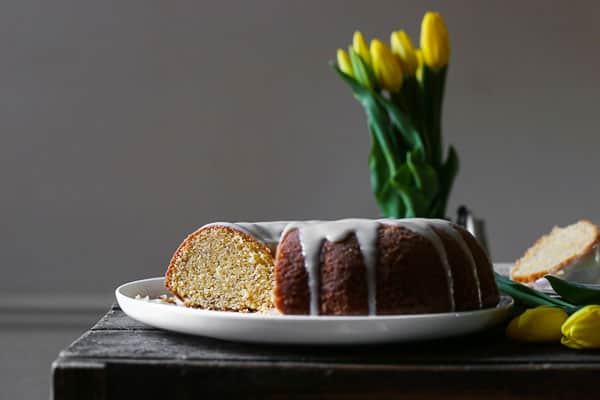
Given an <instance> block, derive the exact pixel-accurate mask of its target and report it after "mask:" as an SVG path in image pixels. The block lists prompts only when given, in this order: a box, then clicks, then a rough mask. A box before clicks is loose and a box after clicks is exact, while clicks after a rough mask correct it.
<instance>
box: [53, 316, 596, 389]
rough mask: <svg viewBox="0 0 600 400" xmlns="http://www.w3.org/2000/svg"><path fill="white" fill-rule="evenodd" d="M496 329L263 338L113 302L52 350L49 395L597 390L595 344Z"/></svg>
mask: <svg viewBox="0 0 600 400" xmlns="http://www.w3.org/2000/svg"><path fill="white" fill-rule="evenodd" d="M500 328H501V327H500ZM500 328H498V329H495V330H491V331H488V332H485V333H482V334H478V335H473V336H467V337H462V338H456V339H448V340H437V341H428V342H419V343H411V344H393V345H389V344H388V345H378V346H352V347H349V346H344V347H312V346H310V347H309V346H264V345H255V344H243V343H232V342H225V341H220V340H216V339H210V338H204V337H194V336H187V335H182V334H176V333H169V332H165V331H160V330H157V329H154V328H150V327H148V326H146V325H143V324H140V323H138V322H136V321H134V320H132V319H131V318H129V317H127V316H126V315H125V314H124V313H123V312H122V311H121V310H120V309H119V308H118V307H117V306H114V307H113V308H112V309H111V310H110V311H109V312H108V313H107V314H106V315H105V316H104V317H103V318H102V319H101V320H100V321H99V322H98V323H97V324H96V325H95V326H94V327H93V328H91V329H90V330H89V331H88V332H86V333H85V334H84V335H83V336H81V337H80V338H79V339H77V340H76V341H75V342H74V343H73V344H72V345H70V346H69V347H68V348H67V349H65V350H63V351H62V352H61V353H60V354H59V357H58V359H57V360H56V361H55V362H54V364H53V366H52V374H53V395H54V399H56V400H67V399H68V400H71V399H127V400H132V399H135V400H138V399H140V400H147V399H153V398H165V399H166V398H169V399H192V398H193V399H204V398H207V399H212V398H233V397H235V398H241V399H248V398H275V399H286V398H295V399H359V398H369V399H387V398H390V399H400V398H415V399H428V398H432V399H433V398H435V399H437V398H451V399H459V398H460V399H475V398H488V399H496V398H531V399H541V398H544V399H548V398H564V399H572V398H573V397H575V396H577V397H579V396H584V395H587V396H589V397H588V398H590V399H592V398H598V396H600V390H599V389H598V388H599V384H598V381H597V379H600V378H599V377H600V352H593V351H584V352H582V351H575V350H570V349H568V348H565V347H563V346H561V345H559V344H556V345H522V344H518V343H514V342H511V341H509V340H507V339H506V338H505V337H504V334H503V330H502V329H500ZM132 396H135V398H134V397H132Z"/></svg>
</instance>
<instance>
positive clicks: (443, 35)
mask: <svg viewBox="0 0 600 400" xmlns="http://www.w3.org/2000/svg"><path fill="white" fill-rule="evenodd" d="M421 48H422V49H423V59H424V61H425V64H426V65H427V66H428V67H430V68H432V69H440V68H442V67H444V66H446V65H448V59H449V58H450V42H449V40H448V30H447V29H446V24H445V23H444V20H443V19H442V16H441V15H440V14H439V13H436V12H431V11H430V12H428V13H426V14H425V16H424V17H423V22H422V23H421Z"/></svg>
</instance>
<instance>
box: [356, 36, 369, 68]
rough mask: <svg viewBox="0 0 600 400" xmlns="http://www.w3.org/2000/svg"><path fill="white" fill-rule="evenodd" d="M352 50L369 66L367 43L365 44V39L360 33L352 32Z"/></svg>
mask: <svg viewBox="0 0 600 400" xmlns="http://www.w3.org/2000/svg"><path fill="white" fill-rule="evenodd" d="M352 48H353V49H354V51H355V52H356V54H358V55H359V56H360V58H362V60H363V61H364V62H365V63H366V64H371V55H370V54H369V48H368V47H367V42H365V38H364V37H363V35H362V33H360V31H356V32H354V36H352Z"/></svg>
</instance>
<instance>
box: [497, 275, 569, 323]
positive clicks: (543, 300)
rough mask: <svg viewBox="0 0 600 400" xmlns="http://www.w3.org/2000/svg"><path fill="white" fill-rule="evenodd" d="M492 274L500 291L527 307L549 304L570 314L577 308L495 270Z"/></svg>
mask: <svg viewBox="0 0 600 400" xmlns="http://www.w3.org/2000/svg"><path fill="white" fill-rule="evenodd" d="M494 274H495V276H496V283H497V284H498V289H500V291H501V292H502V293H505V294H508V295H509V296H512V297H513V298H514V299H515V301H517V302H520V303H522V304H524V305H526V306H528V307H536V306H542V305H551V306H555V307H560V308H562V309H563V310H565V311H566V312H567V313H569V314H572V313H574V312H575V311H577V310H578V309H579V307H578V306H577V305H574V304H571V303H568V302H566V301H563V300H560V299H557V298H555V297H551V296H548V295H547V294H545V293H542V292H539V291H537V290H534V289H532V288H530V287H529V286H525V285H523V284H521V283H519V282H515V281H513V280H511V279H509V278H507V277H505V276H502V275H500V274H498V273H497V272H496V273H494Z"/></svg>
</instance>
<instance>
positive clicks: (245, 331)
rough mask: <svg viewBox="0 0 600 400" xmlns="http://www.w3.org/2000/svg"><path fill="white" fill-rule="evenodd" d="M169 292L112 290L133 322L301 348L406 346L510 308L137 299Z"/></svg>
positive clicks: (143, 287) (478, 326)
mask: <svg viewBox="0 0 600 400" xmlns="http://www.w3.org/2000/svg"><path fill="white" fill-rule="evenodd" d="M163 294H169V292H168V291H167V289H165V287H164V278H163V277H160V278H151V279H144V280H140V281H135V282H130V283H126V284H124V285H121V286H119V287H118V288H117V290H116V296H117V301H118V302H119V306H120V307H121V309H122V310H123V311H124V312H125V313H126V314H127V315H129V316H130V317H131V318H133V319H136V320H138V321H140V322H142V323H145V324H147V325H150V326H153V327H156V328H161V329H166V330H169V331H175V332H181V333H187V334H192V335H201V336H209V337H213V338H217V339H224V340H232V341H241V342H254V343H279V344H284V343H287V344H303V345H314V344H320V345H343V344H364V343H385V342H408V341H415V340H427V339H439V338H445V337H450V336H459V335H465V334H469V333H473V332H477V331H481V330H484V329H486V328H489V327H491V326H493V325H496V324H499V323H501V322H502V321H503V320H504V319H505V318H506V314H507V311H508V310H509V308H510V307H511V305H512V304H513V300H512V299H511V298H510V297H507V296H503V297H502V299H501V300H500V304H498V306H497V307H494V308H489V309H485V310H477V311H467V312H455V313H443V314H419V315H391V316H384V315H382V316H317V317H314V316H313V317H311V316H308V315H302V316H300V315H279V314H258V313H255V314H251V313H237V312H226V311H209V310H200V309H195V308H187V307H183V306H178V305H170V304H161V303H153V302H149V301H145V300H140V299H136V298H135V297H136V295H140V296H142V297H144V296H149V297H150V298H155V297H158V296H160V295H163Z"/></svg>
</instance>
